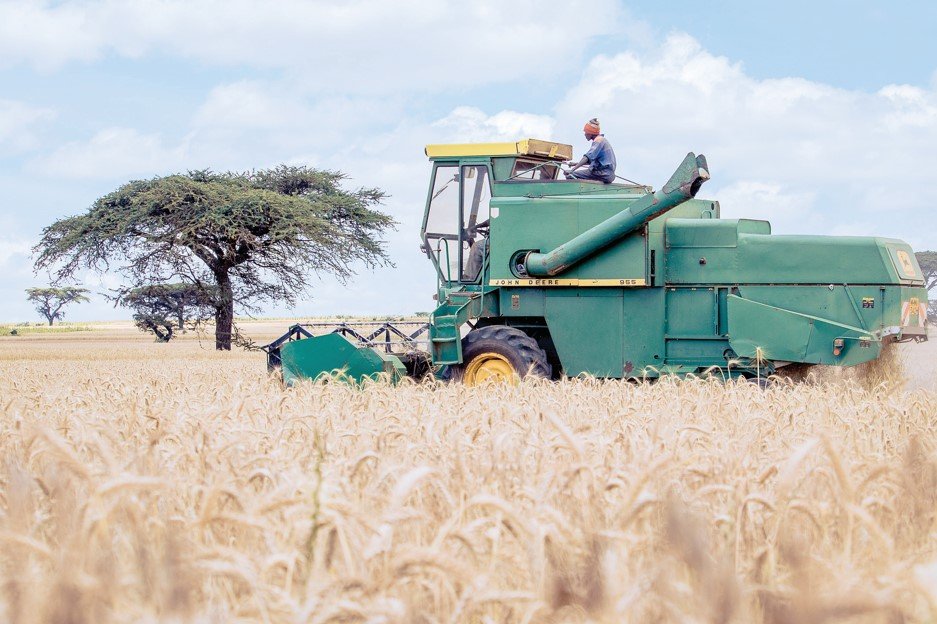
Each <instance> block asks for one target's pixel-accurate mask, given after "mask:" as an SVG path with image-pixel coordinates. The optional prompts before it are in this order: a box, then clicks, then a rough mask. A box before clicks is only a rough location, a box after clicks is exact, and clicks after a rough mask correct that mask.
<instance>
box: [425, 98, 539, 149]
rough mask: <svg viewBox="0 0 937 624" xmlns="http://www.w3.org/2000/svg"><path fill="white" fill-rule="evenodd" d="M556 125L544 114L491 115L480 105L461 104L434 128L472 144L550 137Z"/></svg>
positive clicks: (461, 141) (455, 138)
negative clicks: (480, 107) (476, 106)
mask: <svg viewBox="0 0 937 624" xmlns="http://www.w3.org/2000/svg"><path fill="white" fill-rule="evenodd" d="M553 125H554V121H553V119H552V118H551V117H547V116H545V115H532V114H530V113H519V112H516V111H507V110H506V111H501V112H499V113H496V114H494V115H491V116H489V115H486V114H485V112H484V111H482V110H481V109H479V108H475V107H472V106H460V107H458V108H456V109H455V110H453V111H452V112H451V113H449V115H447V116H446V117H444V118H442V119H440V120H438V121H436V122H434V123H433V124H432V127H433V128H434V129H436V130H442V131H443V133H444V134H445V135H446V136H449V137H452V139H451V140H452V141H454V142H459V143H470V142H483V141H516V140H517V139H521V138H548V137H550V136H552V135H553Z"/></svg>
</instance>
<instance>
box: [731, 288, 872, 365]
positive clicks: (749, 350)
mask: <svg viewBox="0 0 937 624" xmlns="http://www.w3.org/2000/svg"><path fill="white" fill-rule="evenodd" d="M728 304H729V327H730V333H729V344H730V345H731V346H732V349H733V350H734V351H735V352H736V353H737V354H738V355H740V356H742V357H746V358H756V357H760V358H763V359H765V360H771V361H791V362H805V363H809V364H832V365H838V366H854V365H856V364H861V363H863V362H868V361H871V360H874V359H875V358H877V357H878V356H879V354H880V353H881V349H882V343H881V341H880V340H878V339H876V338H875V337H874V336H873V335H872V334H871V333H869V332H867V331H866V330H864V329H862V328H861V327H853V326H849V325H845V324H842V323H836V322H834V321H831V320H829V319H824V318H820V317H818V316H812V315H807V314H799V313H797V312H792V311H790V310H784V309H781V308H776V307H774V306H769V305H765V304H763V303H758V302H756V301H750V300H748V299H742V298H741V297H738V296H736V295H730V296H729V298H728ZM838 339H839V340H842V341H843V345H842V351H841V352H840V353H836V352H835V351H834V348H835V346H836V344H835V341H836V340H838Z"/></svg>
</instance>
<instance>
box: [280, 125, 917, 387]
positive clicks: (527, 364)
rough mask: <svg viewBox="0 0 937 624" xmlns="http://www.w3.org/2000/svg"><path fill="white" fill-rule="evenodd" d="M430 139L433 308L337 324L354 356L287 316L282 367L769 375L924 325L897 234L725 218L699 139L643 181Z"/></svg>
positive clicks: (565, 155)
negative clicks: (798, 230) (573, 174)
mask: <svg viewBox="0 0 937 624" xmlns="http://www.w3.org/2000/svg"><path fill="white" fill-rule="evenodd" d="M426 155H427V156H428V157H429V159H430V161H431V164H432V172H431V176H430V183H429V189H428V192H427V199H426V206H425V213H424V217H423V222H422V227H421V231H420V237H421V248H422V250H423V252H424V253H425V254H426V255H427V257H428V259H429V260H430V261H431V263H432V265H433V267H434V270H435V273H436V278H437V288H436V294H435V299H436V309H435V310H434V312H433V313H432V315H431V316H430V319H429V322H428V323H426V324H416V325H414V326H412V327H398V326H395V325H394V324H392V323H385V324H383V325H380V328H379V329H374V328H373V327H369V328H368V329H367V331H363V330H362V331H358V330H356V329H354V328H350V327H349V324H347V323H346V324H343V326H342V327H340V328H337V329H336V331H338V332H339V333H342V334H343V335H345V336H346V338H348V337H349V330H352V334H354V335H355V336H357V337H358V339H351V342H352V343H355V344H352V347H353V348H358V349H359V350H370V351H373V350H375V349H377V350H378V351H380V352H381V353H380V357H377V358H375V357H372V356H371V355H369V354H367V353H365V354H364V355H365V356H366V357H355V358H353V360H354V361H352V360H351V359H348V358H349V356H348V354H347V353H346V352H345V351H346V350H347V349H346V345H345V344H344V343H335V342H334V339H330V340H332V342H330V343H326V341H325V340H324V339H323V340H320V338H322V336H318V337H312V338H309V337H307V335H311V334H313V333H314V332H312V331H311V328H309V327H308V326H304V327H305V328H301V327H300V328H298V327H299V326H297V327H294V328H291V332H292V333H291V334H290V333H288V334H287V335H285V336H284V337H283V338H281V339H280V341H278V342H275V343H273V344H271V345H270V347H269V348H268V352H269V353H270V359H269V361H270V363H271V365H274V366H276V365H279V364H281V363H282V367H283V373H284V378H286V379H288V380H292V379H296V378H302V377H317V376H320V375H322V374H330V373H332V372H334V370H335V369H344V370H345V371H346V373H348V372H349V371H352V370H353V371H354V374H352V375H351V376H352V377H353V378H356V379H361V378H363V377H368V376H370V377H375V376H378V375H380V374H382V373H383V374H386V375H389V376H390V377H391V378H392V379H394V378H399V377H400V376H402V375H404V374H407V375H411V376H418V375H420V374H424V373H426V372H427V371H433V372H435V374H436V375H437V376H440V377H443V378H451V379H456V380H461V381H463V382H465V383H469V384H476V383H480V382H484V381H486V380H489V379H513V378H516V377H523V376H525V375H534V376H541V377H559V376H576V375H580V374H588V375H594V376H597V377H608V378H652V377H657V376H659V375H661V374H679V375H683V374H704V373H710V374H712V373H716V374H721V375H724V376H756V375H761V376H765V375H770V374H772V373H774V372H775V371H776V370H777V369H779V368H781V367H784V366H787V365H789V364H793V363H799V364H808V365H810V364H827V365H835V366H852V365H855V364H859V363H862V362H867V361H870V360H873V359H875V358H877V357H878V356H879V354H880V353H881V349H882V346H883V345H884V344H886V343H888V342H895V341H902V342H903V341H909V340H917V341H922V340H926V339H927V330H926V326H925V321H926V309H927V292H926V290H925V288H924V280H923V275H922V273H921V269H920V267H919V266H918V264H917V261H916V259H915V257H914V253H913V252H912V250H911V248H910V247H909V246H908V245H907V244H906V243H904V242H903V241H900V240H895V239H886V238H876V237H832V236H777V235H772V234H771V226H770V224H769V223H768V222H767V221H759V220H750V219H721V218H720V207H719V204H718V202H715V201H711V200H705V199H700V198H697V197H696V195H697V193H698V191H699V190H700V188H701V186H702V185H703V184H704V183H705V182H706V180H708V179H709V166H708V163H707V161H706V158H705V157H703V156H702V155H699V156H698V155H696V154H693V153H690V154H687V156H686V157H685V158H684V159H683V161H682V163H681V164H680V165H679V167H678V168H677V169H676V171H675V172H674V173H673V175H672V176H671V177H670V179H669V180H668V181H667V182H666V183H665V184H664V185H663V186H662V187H661V188H660V189H659V190H657V191H655V190H654V189H653V188H652V187H649V186H644V185H639V184H631V183H628V184H617V183H615V184H604V183H601V182H594V181H584V180H565V179H562V177H561V175H560V165H561V164H562V163H563V162H564V161H568V160H570V159H571V157H572V146H570V145H565V144H561V143H554V142H549V141H539V140H534V139H527V140H523V141H519V142H515V143H482V144H465V145H429V146H427V147H426ZM371 325H374V324H373V323H372V324H371ZM322 331H327V330H325V329H324V328H323V330H322ZM303 332H305V334H303ZM380 332H383V333H380ZM319 333H321V331H320V332H319ZM378 335H380V336H384V337H386V340H382V341H381V342H380V343H378V342H376V341H375V339H374V337H375V336H378ZM296 338H300V339H298V340H297V339H296ZM317 341H318V342H317ZM338 347H341V349H339V348H338ZM343 358H345V359H343ZM349 374H351V373H349Z"/></svg>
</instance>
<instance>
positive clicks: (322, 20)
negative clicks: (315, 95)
mask: <svg viewBox="0 0 937 624" xmlns="http://www.w3.org/2000/svg"><path fill="white" fill-rule="evenodd" d="M588 14H589V17H590V23H589V27H588V29H586V28H574V27H571V26H570V25H571V24H576V23H580V22H581V21H582V17H583V9H582V8H581V7H579V6H576V5H575V4H571V3H568V2H561V1H559V0H517V1H515V2H510V3H505V2H499V1H498V0H475V1H473V2H471V3H460V2H455V1H449V2H438V1H431V0H402V1H400V2H382V1H380V0H357V1H355V2H340V3H336V2H331V1H328V0H318V1H308V0H283V1H281V2H269V3H258V2H255V1H251V0H225V1H221V0H200V1H193V0H139V1H136V2H122V1H120V0H97V1H94V0H92V1H89V2H82V3H80V4H79V3H72V4H68V3H64V4H59V3H51V2H30V1H28V0H21V1H11V2H5V3H3V4H0V63H4V62H5V63H6V64H8V65H9V64H18V63H24V64H29V65H32V66H34V67H38V68H40V69H46V70H49V69H54V68H58V67H61V66H63V65H64V64H66V63H68V62H72V61H78V62H87V61H93V60H97V59H100V58H102V57H104V56H107V55H118V56H123V57H130V58H134V57H138V56H141V55H146V54H166V55H171V56H175V57H181V58H191V59H196V60H198V61H201V62H204V63H210V64H218V65H225V66H231V65H248V66H252V67H260V68H281V69H287V70H289V71H291V72H293V73H294V74H295V75H297V76H300V77H301V78H302V82H304V83H305V84H306V85H307V86H311V87H315V88H317V89H319V90H329V91H331V90H336V89H337V90H341V91H356V92H386V91H397V90H400V89H403V88H415V89H419V90H437V89H444V88H450V87H457V88H465V87H470V86H475V85H481V84H489V83H492V82H504V81H509V80H513V79H516V78H521V77H529V76H531V75H538V76H550V75H552V74H553V73H554V72H556V70H557V68H558V67H566V68H569V67H572V66H573V64H574V63H576V62H577V61H578V57H579V56H580V54H581V53H582V51H583V50H584V49H585V46H586V45H587V43H588V41H589V39H590V38H591V37H595V36H600V35H602V34H607V33H609V32H611V31H612V29H614V28H615V27H616V25H617V24H618V23H619V20H620V16H621V14H622V11H621V10H620V9H619V8H618V7H617V3H615V2H614V1H613V0H596V1H595V2H592V3H591V4H590V7H589V10H588ZM456 48H457V49H458V54H457V55H455V54H453V50H454V49H456Z"/></svg>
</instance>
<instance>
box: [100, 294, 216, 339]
mask: <svg viewBox="0 0 937 624" xmlns="http://www.w3.org/2000/svg"><path fill="white" fill-rule="evenodd" d="M117 304H118V305H121V306H124V307H127V308H130V309H131V310H133V321H134V324H136V326H137V327H138V328H139V329H140V331H150V332H153V334H154V335H155V336H156V340H157V341H159V342H169V341H170V340H172V338H173V335H174V334H175V330H176V329H185V328H186V327H195V326H198V325H200V324H201V323H202V322H203V321H205V320H207V319H208V318H210V317H211V316H212V314H213V311H214V297H212V296H206V294H205V293H204V292H203V289H201V288H199V287H198V286H195V285H193V284H183V283H177V284H151V285H149V286H141V287H139V288H131V289H124V290H122V291H118V295H117Z"/></svg>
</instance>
